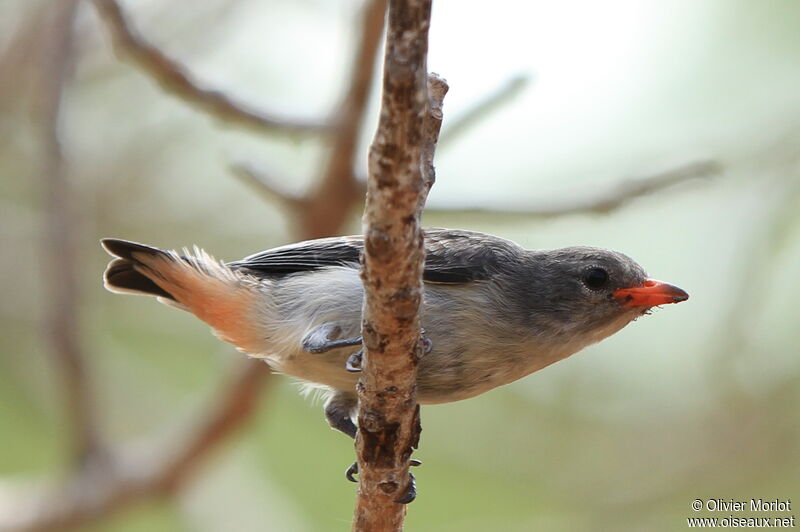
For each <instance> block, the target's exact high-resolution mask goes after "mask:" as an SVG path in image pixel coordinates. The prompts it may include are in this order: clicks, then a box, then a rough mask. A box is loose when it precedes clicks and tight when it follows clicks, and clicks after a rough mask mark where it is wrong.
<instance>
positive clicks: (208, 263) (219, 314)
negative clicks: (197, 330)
mask: <svg viewBox="0 0 800 532" xmlns="http://www.w3.org/2000/svg"><path fill="white" fill-rule="evenodd" d="M136 255H137V256H136V259H137V260H139V261H140V262H141V263H142V264H143V265H145V266H146V269H143V270H142V273H143V274H145V275H147V276H148V277H150V278H151V279H152V280H153V281H154V282H155V283H156V284H157V285H159V286H160V287H161V288H163V289H164V290H166V291H167V292H169V293H170V294H172V295H173V296H174V297H175V299H176V300H177V301H178V302H179V303H181V304H182V305H184V306H186V307H187V308H188V309H189V310H190V311H191V312H192V313H193V314H194V315H195V316H197V317H198V318H200V319H201V320H203V321H204V322H206V323H207V324H209V325H210V326H211V327H212V328H213V329H214V332H215V333H216V334H217V336H219V337H220V338H221V339H222V340H224V341H226V342H229V343H231V344H233V345H235V346H236V347H238V348H239V349H241V350H242V351H245V352H247V353H257V352H258V351H259V346H260V345H261V344H262V343H263V340H262V338H261V337H260V335H259V334H258V333H257V331H256V329H257V326H256V325H257V321H256V320H257V316H256V312H255V308H256V297H257V295H258V292H257V291H256V290H255V289H254V287H252V286H251V285H250V284H249V283H247V282H246V281H244V280H243V279H241V278H239V277H237V275H236V274H235V273H234V272H232V271H231V270H229V269H228V268H226V267H225V266H223V265H221V264H220V263H218V262H216V261H214V260H213V259H212V258H211V257H209V256H208V255H205V254H202V253H201V254H200V255H199V256H197V257H194V258H193V261H194V262H195V264H190V263H187V262H186V261H184V260H182V259H180V258H177V256H176V257H174V258H173V257H169V258H167V257H165V256H163V255H162V256H148V257H145V256H140V254H138V253H137V254H136ZM147 270H150V271H147Z"/></svg>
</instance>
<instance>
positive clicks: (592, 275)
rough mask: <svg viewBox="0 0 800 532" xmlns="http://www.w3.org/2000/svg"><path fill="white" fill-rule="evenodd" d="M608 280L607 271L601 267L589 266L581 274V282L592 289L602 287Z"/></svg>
mask: <svg viewBox="0 0 800 532" xmlns="http://www.w3.org/2000/svg"><path fill="white" fill-rule="evenodd" d="M607 282H608V272H607V271H605V270H604V269H603V268H598V267H594V268H589V269H588V270H586V272H585V273H584V274H583V283H584V284H585V285H586V286H587V287H589V288H590V289H592V290H599V289H601V288H603V287H604V286H605V285H606V283H607Z"/></svg>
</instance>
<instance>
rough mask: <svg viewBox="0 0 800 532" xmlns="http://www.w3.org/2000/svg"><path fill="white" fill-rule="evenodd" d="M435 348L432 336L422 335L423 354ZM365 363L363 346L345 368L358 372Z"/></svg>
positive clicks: (348, 360) (348, 358)
mask: <svg viewBox="0 0 800 532" xmlns="http://www.w3.org/2000/svg"><path fill="white" fill-rule="evenodd" d="M432 350H433V342H432V341H431V339H430V338H426V337H424V336H423V337H422V354H423V355H427V354H428V353H430V352H431V351H432ZM363 364H364V348H363V347H362V348H361V349H359V350H358V351H356V352H355V353H353V354H352V355H350V356H349V357H347V362H345V364H344V369H346V370H347V371H349V372H350V373H358V372H359V371H361V370H362V369H363Z"/></svg>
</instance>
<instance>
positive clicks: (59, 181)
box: [34, 0, 100, 468]
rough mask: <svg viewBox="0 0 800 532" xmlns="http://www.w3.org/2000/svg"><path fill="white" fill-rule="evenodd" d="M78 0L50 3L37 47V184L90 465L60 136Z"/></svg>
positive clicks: (54, 346)
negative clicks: (42, 42)
mask: <svg viewBox="0 0 800 532" xmlns="http://www.w3.org/2000/svg"><path fill="white" fill-rule="evenodd" d="M77 9H78V0H66V1H64V2H61V3H59V4H58V5H57V6H54V7H53V8H52V9H51V10H50V11H49V13H48V14H47V15H48V18H49V20H48V22H49V24H48V26H47V32H46V34H47V36H48V38H47V41H46V43H45V45H44V46H43V47H42V49H41V55H42V59H41V63H40V65H39V66H40V69H39V79H38V83H37V87H38V92H37V98H36V99H35V107H36V108H35V109H34V112H35V113H36V114H37V115H38V117H39V118H38V123H39V125H40V127H41V142H42V145H41V151H42V156H41V172H42V180H41V189H42V194H43V198H44V204H45V212H46V217H45V228H44V230H45V239H44V240H43V244H44V248H43V250H42V258H43V260H42V262H43V263H44V264H46V265H47V268H48V269H47V271H46V272H45V284H46V285H47V291H48V293H49V294H50V298H49V301H48V305H47V311H46V312H47V317H46V323H47V334H46V335H45V336H46V337H47V339H48V342H49V344H50V349H51V351H52V354H53V356H54V360H55V363H56V364H57V365H58V367H59V368H60V371H59V372H58V375H59V377H61V378H62V379H63V382H62V386H63V387H64V397H65V399H66V401H65V403H66V410H67V416H68V418H69V420H70V421H69V428H70V430H71V431H72V439H73V447H74V448H73V449H72V455H73V459H74V460H75V463H76V467H78V468H81V467H84V466H87V467H89V466H91V465H92V464H91V462H92V460H93V459H95V458H98V457H99V454H100V449H99V447H100V443H99V441H98V435H97V426H96V421H95V415H94V407H95V405H94V401H93V400H92V398H91V395H90V393H91V388H92V387H91V384H90V382H89V379H88V377H87V368H86V361H85V360H84V355H83V352H82V350H83V349H82V347H81V339H80V327H79V313H78V277H77V267H78V257H77V256H76V253H77V249H78V248H77V247H76V246H75V238H76V224H75V217H74V215H73V209H74V203H75V202H74V195H73V193H72V191H71V190H70V187H69V184H68V182H67V175H68V172H67V169H66V163H65V158H64V151H63V146H62V142H61V140H62V139H61V118H62V113H61V103H62V100H63V93H64V87H65V85H66V84H67V82H68V79H69V76H70V73H71V72H72V67H73V54H72V51H73V27H74V21H75V13H76V11H77Z"/></svg>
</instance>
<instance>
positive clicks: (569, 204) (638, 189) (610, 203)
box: [428, 159, 722, 219]
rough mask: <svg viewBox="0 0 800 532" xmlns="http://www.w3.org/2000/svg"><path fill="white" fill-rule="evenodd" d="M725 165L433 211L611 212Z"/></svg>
mask: <svg viewBox="0 0 800 532" xmlns="http://www.w3.org/2000/svg"><path fill="white" fill-rule="evenodd" d="M721 171H722V167H721V165H720V164H719V163H718V162H716V161H714V160H710V159H707V160H702V161H696V162H692V163H688V164H685V165H682V166H679V167H677V168H673V169H670V170H667V171H665V172H660V173H657V174H653V175H650V176H647V177H642V178H638V179H624V180H621V181H619V182H617V183H615V184H613V185H612V186H610V187H608V188H606V189H605V190H603V189H600V190H593V191H592V192H591V193H589V194H583V195H577V194H575V195H569V196H568V197H566V198H561V197H559V198H554V199H553V200H551V201H549V202H543V203H542V204H541V205H539V206H537V205H532V206H529V205H524V206H520V205H506V206H503V207H495V208H492V207H484V206H476V207H462V206H441V205H440V206H431V207H429V208H428V211H430V212H436V213H451V214H488V213H491V214H492V215H497V216H499V217H500V218H501V219H502V218H503V217H511V218H517V217H524V218H556V217H559V216H567V215H573V214H608V213H610V212H613V211H615V210H616V209H619V208H621V207H623V206H625V205H626V204H628V203H629V202H630V201H632V200H634V199H637V198H640V197H643V196H647V195H649V194H652V193H654V192H657V191H659V190H663V189H665V188H668V187H672V186H675V185H677V184H679V183H684V182H686V181H691V180H695V179H702V178H708V177H711V176H714V175H717V174H719V173H720V172H721Z"/></svg>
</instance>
